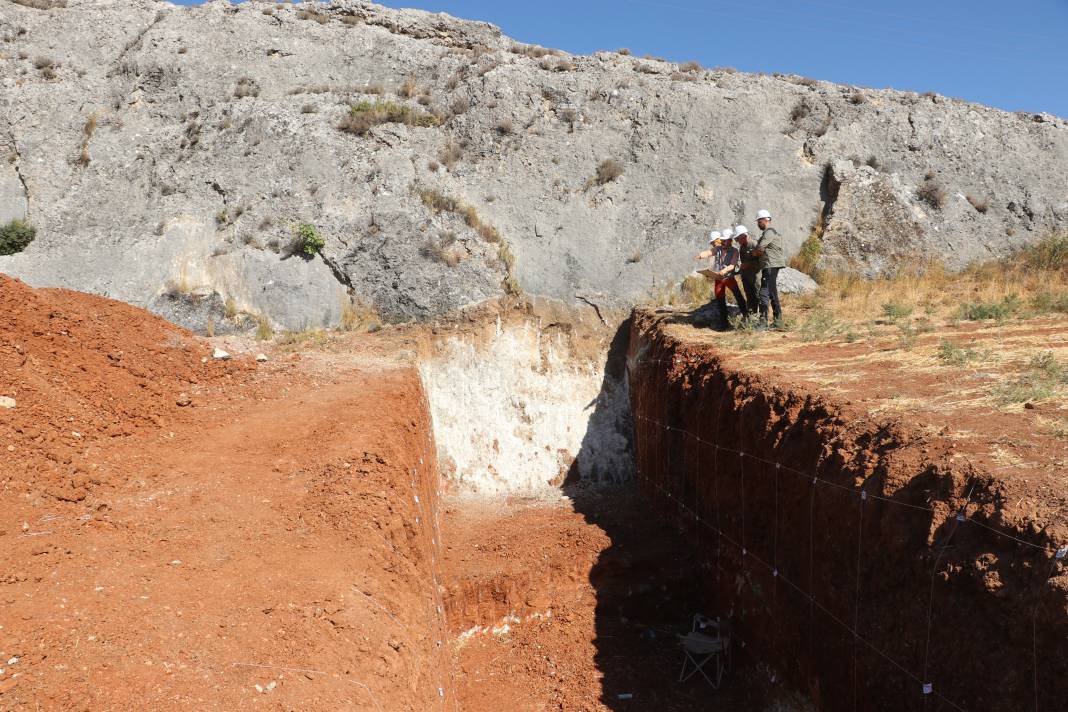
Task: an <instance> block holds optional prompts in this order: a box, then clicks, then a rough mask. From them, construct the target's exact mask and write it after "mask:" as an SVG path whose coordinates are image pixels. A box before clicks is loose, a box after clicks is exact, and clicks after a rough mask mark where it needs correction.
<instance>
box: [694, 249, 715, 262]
mask: <svg viewBox="0 0 1068 712" xmlns="http://www.w3.org/2000/svg"><path fill="white" fill-rule="evenodd" d="M711 256H712V250H705V251H704V252H702V253H701V254H699V255H697V257H694V259H695V260H707V259H708V258H709V257H711Z"/></svg>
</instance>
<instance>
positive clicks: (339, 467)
mask: <svg viewBox="0 0 1068 712" xmlns="http://www.w3.org/2000/svg"><path fill="white" fill-rule="evenodd" d="M0 295H2V298H3V301H2V302H0V308H2V309H3V313H4V319H3V324H2V332H0V334H2V336H0V357H2V358H3V362H2V363H3V370H2V374H3V375H2V379H3V380H2V381H0V383H2V386H0V395H4V396H6V397H10V398H13V399H14V400H15V402H16V405H15V408H13V409H6V408H5V409H3V410H0V424H2V426H0V427H2V431H0V432H2V435H3V438H4V440H3V443H2V447H3V453H2V454H3V456H4V457H3V459H2V460H0V462H2V466H0V472H2V476H0V512H2V513H3V516H2V517H0V610H2V611H3V616H2V618H3V620H2V621H0V626H2V627H0V659H2V661H0V708H2V709H4V710H34V711H35V712H36V710H91V709H104V708H107V709H116V710H120V709H121V710H127V709H130V710H132V709H159V710H168V709H175V710H178V709H183V710H184V709H198V710H234V709H245V708H248V707H250V706H252V705H257V706H262V707H265V708H269V709H306V710H338V709H369V710H372V709H377V710H387V709H388V710H437V709H454V705H453V700H452V699H451V698H450V695H451V692H452V683H451V679H452V673H451V670H450V667H449V662H448V655H447V650H448V646H447V633H446V630H445V624H444V612H443V605H442V601H441V597H440V593H439V591H440V589H439V588H438V586H437V581H438V580H439V573H438V571H439V569H438V563H437V559H438V554H437V547H438V546H439V542H440V536H439V535H438V534H437V517H436V496H437V492H438V484H437V470H436V463H435V461H434V458H433V453H434V450H435V448H434V442H433V438H432V437H431V435H430V425H429V413H428V411H427V408H426V402H425V399H424V397H423V392H422V388H421V386H420V383H419V379H418V376H417V374H416V373H415V372H414V370H411V369H405V368H396V367H390V368H386V367H383V366H382V364H381V362H375V364H374V366H373V367H368V368H367V369H366V370H361V368H362V367H358V366H359V364H358V363H356V362H355V361H354V360H350V361H348V362H342V361H340V360H336V361H331V362H329V363H320V364H316V363H314V359H305V358H300V359H290V358H277V359H274V360H272V362H270V363H268V364H265V365H262V366H259V367H257V366H256V364H255V362H237V361H230V362H226V363H222V362H215V361H212V360H211V359H210V351H209V346H208V345H207V344H205V343H203V342H200V341H198V340H196V339H195V337H192V336H191V335H189V334H187V333H186V332H183V331H181V330H179V329H176V328H174V327H171V326H168V325H166V324H164V323H163V322H161V321H159V320H158V319H156V318H155V317H152V316H150V315H148V314H147V313H145V312H142V311H139V310H136V309H133V308H130V307H127V306H125V305H121V304H116V303H114V302H110V301H107V300H101V299H98V298H96V297H90V296H87V295H80V294H75V293H69V292H57V291H49V290H45V291H40V292H37V291H34V290H31V289H28V288H26V287H25V286H24V285H22V284H20V283H18V282H14V281H11V280H6V279H5V280H4V281H3V282H2V290H0ZM205 358H207V360H206V361H204V360H203V359H205ZM182 393H185V394H186V395H187V396H188V397H189V401H190V403H189V405H184V406H183V405H178V403H179V401H181V402H185V400H186V399H185V398H182V397H181V394H182ZM73 432H78V433H79V435H78V436H74V435H72V434H71V433H73Z"/></svg>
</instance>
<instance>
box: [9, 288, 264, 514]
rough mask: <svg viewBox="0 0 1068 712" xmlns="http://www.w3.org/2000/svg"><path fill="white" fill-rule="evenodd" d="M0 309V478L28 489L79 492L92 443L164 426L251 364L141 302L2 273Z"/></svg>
mask: <svg viewBox="0 0 1068 712" xmlns="http://www.w3.org/2000/svg"><path fill="white" fill-rule="evenodd" d="M0 314H3V318H2V319H0V396H3V397H6V398H9V399H13V400H14V407H5V408H2V409H0V442H2V443H3V446H2V447H3V448H4V460H5V462H6V464H7V466H6V467H5V468H4V477H5V479H7V480H8V481H7V482H5V483H4V485H5V487H11V486H12V485H14V488H15V489H19V488H25V491H26V492H27V493H30V492H42V493H44V494H46V495H48V496H51V497H55V498H58V499H62V500H68V501H80V500H81V499H84V497H85V494H86V488H87V486H89V485H90V484H91V482H92V480H93V479H94V475H93V473H92V472H91V469H92V468H91V467H90V466H87V465H86V464H85V458H86V455H87V454H88V453H89V451H90V450H91V449H92V448H93V447H94V446H95V444H97V443H98V442H100V441H101V440H104V439H109V438H116V437H123V436H128V435H132V434H134V433H136V432H139V431H141V430H144V429H146V428H155V429H162V428H166V427H167V425H168V424H169V423H171V422H173V421H174V420H176V419H178V418H179V417H181V413H180V412H181V411H182V410H183V408H187V407H188V406H190V405H192V404H193V401H194V399H195V397H196V392H197V391H198V390H199V387H200V386H201V385H202V384H205V383H209V382H211V381H213V380H217V379H219V378H220V377H224V376H226V375H227V374H229V373H231V372H234V371H236V370H244V369H247V368H249V364H247V363H243V362H237V361H230V362H222V361H216V360H213V359H211V353H210V351H209V347H208V346H207V345H206V344H204V343H203V342H200V341H199V340H197V339H196V338H195V337H194V336H193V335H192V334H190V333H189V332H187V331H185V330H184V329H180V328H178V327H176V326H173V325H171V324H168V323H167V322H165V321H163V320H162V319H159V318H157V317H155V316H152V315H151V314H149V313H148V312H145V311H143V310H141V309H137V308H135V307H131V306H129V305H127V304H123V303H120V302H116V301H112V300H110V299H105V298H102V297H95V296H91V295H88V294H81V293H78V292H72V291H68V290H65V289H33V288H31V287H29V286H27V285H26V284H24V283H23V282H21V281H19V280H17V279H12V278H10V277H6V276H4V275H0ZM205 359H206V360H205ZM5 402H6V403H7V405H8V406H10V405H11V402H10V401H5ZM12 478H13V479H12Z"/></svg>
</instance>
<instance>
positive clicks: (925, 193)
mask: <svg viewBox="0 0 1068 712" xmlns="http://www.w3.org/2000/svg"><path fill="white" fill-rule="evenodd" d="M916 197H917V198H919V199H920V200H922V201H923V202H925V203H927V204H928V205H930V206H931V207H932V208H937V209H938V210H941V209H942V207H943V206H944V205H945V204H946V198H947V197H948V196H947V194H946V189H945V188H943V187H942V184H941V183H939V182H938V181H936V180H934V179H933V178H926V179H925V180H924V181H923V183H922V184H921V185H920V187H919V188H917V189H916Z"/></svg>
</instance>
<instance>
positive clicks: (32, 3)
mask: <svg viewBox="0 0 1068 712" xmlns="http://www.w3.org/2000/svg"><path fill="white" fill-rule="evenodd" d="M11 2H13V3H15V4H16V5H22V6H23V7H32V8H33V9H34V10H53V9H56V8H64V7H66V6H67V0H11Z"/></svg>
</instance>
